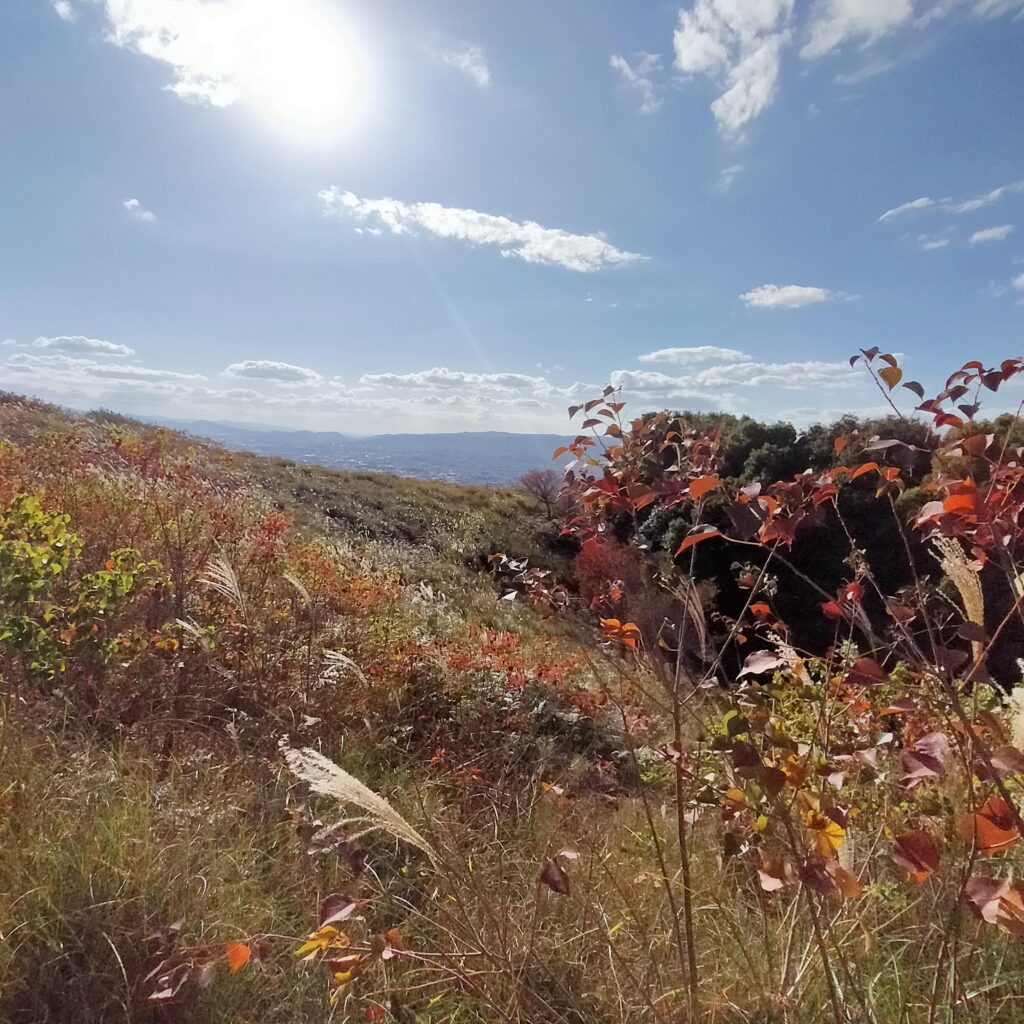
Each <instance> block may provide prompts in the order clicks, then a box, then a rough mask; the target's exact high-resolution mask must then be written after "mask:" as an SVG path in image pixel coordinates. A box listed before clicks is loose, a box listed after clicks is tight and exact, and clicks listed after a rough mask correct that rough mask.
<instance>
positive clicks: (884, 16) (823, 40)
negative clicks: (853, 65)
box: [800, 0, 914, 60]
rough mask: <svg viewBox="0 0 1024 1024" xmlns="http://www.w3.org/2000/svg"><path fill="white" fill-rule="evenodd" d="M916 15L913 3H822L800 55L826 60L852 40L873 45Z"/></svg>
mask: <svg viewBox="0 0 1024 1024" xmlns="http://www.w3.org/2000/svg"><path fill="white" fill-rule="evenodd" d="M913 15H914V7H913V4H912V2H911V0H819V2H818V3H817V4H816V6H815V10H814V13H813V15H812V17H811V22H810V26H809V28H808V38H807V42H806V43H805V44H804V47H803V49H802V50H801V51H800V56H801V57H803V58H804V59H806V60H813V59H815V58H816V57H823V56H825V54H827V53H831V52H832V50H834V49H836V48H837V47H839V46H842V45H843V44H844V43H846V42H849V41H850V40H858V41H860V42H863V43H865V44H869V43H873V42H874V41H875V40H876V39H880V38H881V37H882V36H884V35H886V34H887V33H889V32H891V31H892V30H893V29H895V28H897V27H899V26H900V25H903V24H904V23H906V22H908V21H909V20H910V19H911V18H912V17H913Z"/></svg>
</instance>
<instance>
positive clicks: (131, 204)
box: [121, 199, 156, 223]
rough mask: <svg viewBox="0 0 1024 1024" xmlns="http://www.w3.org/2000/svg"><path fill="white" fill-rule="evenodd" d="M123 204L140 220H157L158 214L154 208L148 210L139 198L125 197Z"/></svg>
mask: <svg viewBox="0 0 1024 1024" xmlns="http://www.w3.org/2000/svg"><path fill="white" fill-rule="evenodd" d="M121 205H122V206H123V207H124V208H125V209H126V210H127V211H128V212H129V213H130V214H131V215H132V216H133V217H136V218H138V219H139V220H144V221H147V222H150V223H152V222H153V221H155V220H156V214H155V213H153V211H152V210H147V209H145V207H143V205H142V204H141V203H140V202H139V201H138V199H125V200H124V202H122V203H121Z"/></svg>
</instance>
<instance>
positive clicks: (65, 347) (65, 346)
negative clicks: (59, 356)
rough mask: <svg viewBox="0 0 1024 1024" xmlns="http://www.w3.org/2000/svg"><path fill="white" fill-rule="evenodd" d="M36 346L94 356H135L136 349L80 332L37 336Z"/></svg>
mask: <svg viewBox="0 0 1024 1024" xmlns="http://www.w3.org/2000/svg"><path fill="white" fill-rule="evenodd" d="M32 345H33V347H34V348H45V349H49V350H50V351H51V352H66V353H79V354H86V355H92V356H133V355H135V350H134V349H131V348H129V347H128V346H127V345H118V344H116V343H115V342H113V341H101V340H100V339H99V338H86V337H83V336H82V335H80V334H60V335H57V336H56V337H53V338H36V340H35V341H33V342H32Z"/></svg>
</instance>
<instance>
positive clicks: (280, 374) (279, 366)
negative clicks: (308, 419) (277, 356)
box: [224, 359, 323, 384]
mask: <svg viewBox="0 0 1024 1024" xmlns="http://www.w3.org/2000/svg"><path fill="white" fill-rule="evenodd" d="M224 373H225V375H226V376H228V377H245V378H248V379H250V380H265V381H270V382H271V383H275V384H313V383H317V382H319V381H321V380H323V377H321V376H320V374H319V373H317V372H316V371H315V370H309V369H307V368H306V367H305V366H296V365H295V364H294V363H281V362H277V361H276V360H273V359H246V360H243V361H242V362H240V363H232V364H231V365H230V366H228V367H225V369H224Z"/></svg>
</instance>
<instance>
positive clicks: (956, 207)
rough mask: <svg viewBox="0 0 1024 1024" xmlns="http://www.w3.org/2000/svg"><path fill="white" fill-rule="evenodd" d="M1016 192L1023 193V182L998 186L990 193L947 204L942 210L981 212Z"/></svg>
mask: <svg viewBox="0 0 1024 1024" xmlns="http://www.w3.org/2000/svg"><path fill="white" fill-rule="evenodd" d="M1016 192H1024V181H1013V182H1011V183H1010V184H1009V185H1000V186H999V187H998V188H994V189H992V191H991V192H983V193H982V194H981V195H977V196H974V197H972V198H971V199H963V200H960V201H959V202H953V201H950V202H947V203H946V204H944V206H943V209H945V210H948V211H949V212H950V213H973V212H974V211H975V210H982V209H984V208H985V207H986V206H993V205H995V204H996V203H998V202H999V201H1000V200H1001V199H1003V198H1004V197H1005V196H1008V195H1013V194H1014V193H1016Z"/></svg>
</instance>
